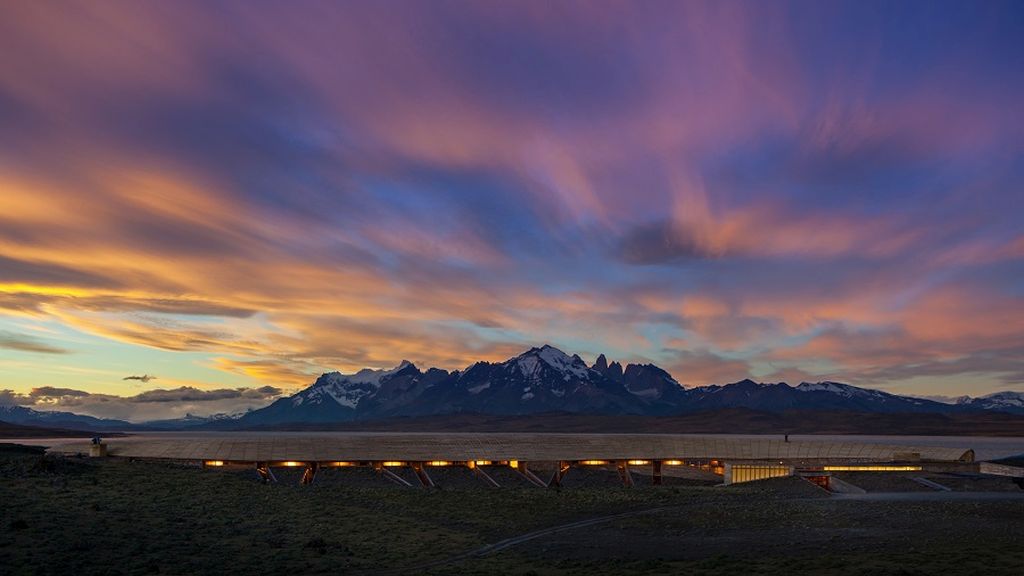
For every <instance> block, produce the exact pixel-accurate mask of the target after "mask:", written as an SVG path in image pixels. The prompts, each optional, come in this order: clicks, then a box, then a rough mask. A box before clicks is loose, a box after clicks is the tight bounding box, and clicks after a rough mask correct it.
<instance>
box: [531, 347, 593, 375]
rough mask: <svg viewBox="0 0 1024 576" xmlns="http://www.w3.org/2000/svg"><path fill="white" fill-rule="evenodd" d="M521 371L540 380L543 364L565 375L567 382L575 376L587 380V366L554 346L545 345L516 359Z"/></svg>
mask: <svg viewBox="0 0 1024 576" xmlns="http://www.w3.org/2000/svg"><path fill="white" fill-rule="evenodd" d="M514 361H515V363H516V366H518V367H519V371H520V372H521V373H522V374H523V376H526V377H528V378H533V379H539V378H540V371H541V368H542V365H543V364H546V365H548V366H549V367H551V368H553V369H554V370H555V371H557V372H559V373H560V374H562V375H563V378H564V379H566V380H569V379H571V377H573V376H575V377H576V378H581V379H586V378H588V376H587V371H588V368H587V365H586V363H585V362H583V360H581V359H580V358H579V357H578V356H569V355H568V354H566V353H565V352H562V351H561V350H559V349H558V348H555V347H554V346H550V345H547V344H545V345H544V346H542V347H540V348H531V349H529V350H527V351H526V352H524V353H522V354H520V355H519V356H517V357H516V358H515V359H514Z"/></svg>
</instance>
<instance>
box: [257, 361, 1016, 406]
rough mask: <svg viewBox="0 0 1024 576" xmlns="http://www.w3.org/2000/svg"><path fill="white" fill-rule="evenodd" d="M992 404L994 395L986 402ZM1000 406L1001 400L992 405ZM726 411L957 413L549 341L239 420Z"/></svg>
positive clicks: (858, 391) (389, 375)
mask: <svg viewBox="0 0 1024 576" xmlns="http://www.w3.org/2000/svg"><path fill="white" fill-rule="evenodd" d="M990 405H992V406H995V405H996V404H995V400H993V401H992V402H990ZM1002 405H1006V402H1003V403H1001V404H1000V406H1002ZM725 408H750V409H754V410H762V411H782V410H832V411H846V412H880V413H904V412H932V413H944V412H961V411H970V410H977V409H980V406H969V405H962V406H957V405H951V404H943V403H940V402H934V401H931V400H925V399H919V398H910V397H906V396H899V395H896V394H890V393H888V392H882V391H880V390H871V389H866V388H859V387H857V386H851V385H849V384H842V383H839V382H817V383H810V382H804V383H801V384H799V385H797V386H790V385H789V384H786V383H773V384H764V383H757V382H754V381H752V380H742V381H739V382H735V383H732V384H725V385H712V386H700V387H696V388H689V389H686V388H683V387H682V386H681V385H680V384H679V383H678V382H677V381H676V380H675V379H674V378H673V377H672V376H671V375H670V374H669V373H668V372H666V371H664V370H662V369H661V368H659V367H658V366H655V365H653V364H629V365H627V366H626V367H625V368H623V367H622V365H621V364H619V363H618V362H609V361H608V359H607V358H606V357H605V356H604V355H603V354H602V355H600V356H599V357H598V358H597V360H596V361H595V362H594V364H593V365H589V366H588V365H587V363H586V362H584V361H583V359H582V358H580V357H579V356H577V355H571V356H570V355H568V354H566V353H565V352H563V351H561V350H559V349H558V348H555V347H553V346H541V347H538V348H531V349H529V350H527V351H526V352H523V353H522V354H520V355H518V356H515V357H513V358H510V359H508V360H506V361H504V362H499V363H491V362H477V363H476V364H473V365H471V366H469V367H467V368H466V369H464V370H456V371H454V372H447V371H445V370H439V369H436V368H431V369H429V370H427V371H426V372H422V371H420V370H419V369H418V368H416V366H414V365H412V364H411V363H408V362H403V363H402V364H400V365H399V366H397V367H396V368H393V369H391V370H364V371H362V372H359V373H358V374H355V375H348V376H346V375H342V374H338V373H336V372H335V373H328V374H325V375H323V376H321V377H320V378H319V379H317V381H316V382H315V383H314V384H313V385H312V386H310V387H309V388H307V389H305V390H303V391H302V392H299V393H298V394H295V395H294V396H292V397H290V398H284V399H281V400H278V401H277V402H275V403H274V404H272V405H270V406H269V407H267V408H264V409H263V410H254V411H252V412H251V413H249V414H247V415H246V416H245V417H243V418H242V419H241V423H242V424H245V425H264V424H276V423H290V422H327V421H346V420H364V419H365V420H370V419H377V418H388V417H400V416H428V415H443V414H456V413H482V414H497V415H519V414H536V413H541V412H570V413H586V414H647V415H663V414H680V413H686V412H700V411H708V410H719V409H725Z"/></svg>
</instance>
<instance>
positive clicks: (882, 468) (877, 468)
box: [822, 465, 921, 472]
mask: <svg viewBox="0 0 1024 576" xmlns="http://www.w3.org/2000/svg"><path fill="white" fill-rule="evenodd" d="M822 470H824V471H825V472H916V471H918V470H921V467H920V466H874V465H868V466H823V467H822Z"/></svg>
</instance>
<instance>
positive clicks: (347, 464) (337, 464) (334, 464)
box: [329, 462, 356, 467]
mask: <svg viewBox="0 0 1024 576" xmlns="http://www.w3.org/2000/svg"><path fill="white" fill-rule="evenodd" d="M329 465H330V466H337V467H341V466H355V465H356V463H355V462H331V463H330V464H329Z"/></svg>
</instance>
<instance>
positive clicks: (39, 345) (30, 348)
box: [0, 330, 69, 354]
mask: <svg viewBox="0 0 1024 576" xmlns="http://www.w3.org/2000/svg"><path fill="white" fill-rule="evenodd" d="M0 348H7V349H8V350H17V351H20V352H33V353H37V354H67V353H68V352H69V350H65V349H64V348H58V347H57V346H52V345H50V344H47V343H45V342H43V341H41V340H39V339H37V338H33V337H31V336H27V335H25V334H17V333H14V332H8V331H6V330H0Z"/></svg>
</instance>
